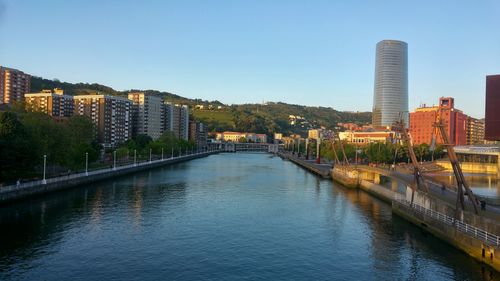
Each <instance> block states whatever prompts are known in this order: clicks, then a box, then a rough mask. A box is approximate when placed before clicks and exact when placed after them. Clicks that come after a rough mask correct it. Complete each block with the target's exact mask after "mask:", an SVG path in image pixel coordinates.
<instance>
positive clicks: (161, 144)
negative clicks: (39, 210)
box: [0, 109, 196, 184]
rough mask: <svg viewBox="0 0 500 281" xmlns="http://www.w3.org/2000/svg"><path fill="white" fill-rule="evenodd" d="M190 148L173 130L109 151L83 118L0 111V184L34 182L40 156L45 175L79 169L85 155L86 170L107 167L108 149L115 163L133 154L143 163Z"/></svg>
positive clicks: (125, 159) (83, 162)
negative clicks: (45, 165) (20, 181)
mask: <svg viewBox="0 0 500 281" xmlns="http://www.w3.org/2000/svg"><path fill="white" fill-rule="evenodd" d="M195 148H196V146H195V144H194V143H193V142H190V141H186V140H179V139H177V138H176V137H175V135H174V134H173V132H165V133H164V134H163V135H162V136H161V137H160V138H159V139H157V140H154V141H153V140H152V139H151V137H149V136H147V135H138V136H136V137H134V138H132V139H130V140H128V141H127V142H125V143H122V144H119V145H117V147H116V148H114V149H107V150H103V148H102V146H101V145H99V144H98V143H97V142H96V128H95V126H94V124H93V123H92V120H91V119H90V118H88V117H86V116H72V117H69V118H53V117H51V116H49V115H47V114H45V113H41V112H25V111H23V110H19V109H14V110H9V111H0V184H2V183H4V184H5V183H8V182H10V183H12V181H16V180H18V179H34V178H40V177H41V176H42V173H43V159H44V155H45V156H46V161H47V174H48V175H51V174H52V175H57V174H61V173H63V172H64V173H71V172H75V171H82V169H84V168H85V164H86V157H88V163H89V168H91V169H96V168H102V167H106V166H109V163H111V161H112V160H113V159H112V157H114V150H115V149H116V158H117V160H118V161H121V162H125V161H127V160H129V159H131V157H134V154H135V155H136V156H137V160H138V161H140V160H141V159H146V158H147V159H149V153H150V151H151V153H152V154H153V155H161V153H162V150H163V152H164V153H165V156H166V157H167V156H170V155H171V154H172V153H173V154H174V155H179V154H180V153H182V154H184V153H186V151H187V150H194V149H195Z"/></svg>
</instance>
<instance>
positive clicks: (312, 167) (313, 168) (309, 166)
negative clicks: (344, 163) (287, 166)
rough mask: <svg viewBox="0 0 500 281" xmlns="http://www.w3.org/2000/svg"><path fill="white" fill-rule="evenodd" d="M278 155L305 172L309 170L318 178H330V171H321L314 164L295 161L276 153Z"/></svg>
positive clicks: (292, 158) (293, 158) (299, 160)
mask: <svg viewBox="0 0 500 281" xmlns="http://www.w3.org/2000/svg"><path fill="white" fill-rule="evenodd" d="M278 155H279V156H280V157H281V158H284V159H288V160H290V161H292V162H293V163H295V164H297V165H299V166H300V167H302V168H304V169H306V170H309V171H311V172H313V173H314V174H316V175H318V176H321V177H323V178H329V177H330V169H321V168H319V167H316V166H315V164H312V163H309V162H307V161H304V160H301V159H297V158H295V157H290V156H288V155H286V154H283V153H278Z"/></svg>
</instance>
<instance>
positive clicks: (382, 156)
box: [289, 141, 444, 164]
mask: <svg viewBox="0 0 500 281" xmlns="http://www.w3.org/2000/svg"><path fill="white" fill-rule="evenodd" d="M310 143H311V145H310V148H309V149H310V153H311V154H310V155H313V154H314V155H316V145H315V144H314V142H310ZM341 145H342V146H343V148H344V152H345V154H346V157H347V159H348V160H349V162H351V163H353V162H354V161H355V159H356V156H357V157H358V161H361V162H369V163H377V164H392V163H401V162H409V161H410V160H409V154H408V148H407V147H406V146H405V145H402V144H400V143H392V142H373V143H369V144H367V145H365V146H356V145H354V144H351V143H348V142H346V141H342V143H340V142H336V143H334V142H331V141H323V142H322V143H321V148H320V151H321V157H324V158H326V159H329V160H332V161H333V160H335V155H337V157H338V159H339V160H340V161H343V153H342V148H341ZM289 149H291V147H289ZM294 150H295V151H300V152H301V153H306V147H305V143H304V142H302V143H301V145H300V149H299V148H298V147H296V146H295V149H294ZM413 150H414V152H415V155H416V157H417V160H418V161H421V162H423V161H432V160H434V159H439V158H442V157H443V156H444V150H443V147H442V146H436V148H435V149H434V150H432V149H431V147H430V146H429V145H428V144H426V143H423V144H418V145H414V146H413Z"/></svg>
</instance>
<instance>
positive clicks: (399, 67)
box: [372, 40, 408, 127]
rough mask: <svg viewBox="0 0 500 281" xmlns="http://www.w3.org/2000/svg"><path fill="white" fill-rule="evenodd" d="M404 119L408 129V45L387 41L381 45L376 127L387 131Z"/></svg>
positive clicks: (378, 66) (374, 119) (376, 60)
mask: <svg viewBox="0 0 500 281" xmlns="http://www.w3.org/2000/svg"><path fill="white" fill-rule="evenodd" d="M400 118H403V119H404V120H405V123H406V126H407V127H408V44H406V43H405V42H402V41H397V40H383V41H380V42H378V43H377V54H376V59H375V87H374V95H373V116H372V125H373V126H374V127H387V126H391V125H392V124H393V123H394V122H395V121H397V120H399V119H400Z"/></svg>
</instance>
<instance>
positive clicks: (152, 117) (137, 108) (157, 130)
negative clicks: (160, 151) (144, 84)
mask: <svg viewBox="0 0 500 281" xmlns="http://www.w3.org/2000/svg"><path fill="white" fill-rule="evenodd" d="M128 99H129V100H130V101H131V102H132V108H131V109H132V114H131V116H132V135H133V136H137V135H139V134H143V135H148V136H150V137H151V138H152V139H153V140H156V139H158V138H159V137H160V136H161V135H162V134H163V132H164V128H163V121H162V119H163V115H164V114H163V110H164V105H163V101H162V99H161V98H160V97H156V96H151V95H146V94H144V93H142V92H139V93H129V94H128Z"/></svg>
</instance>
